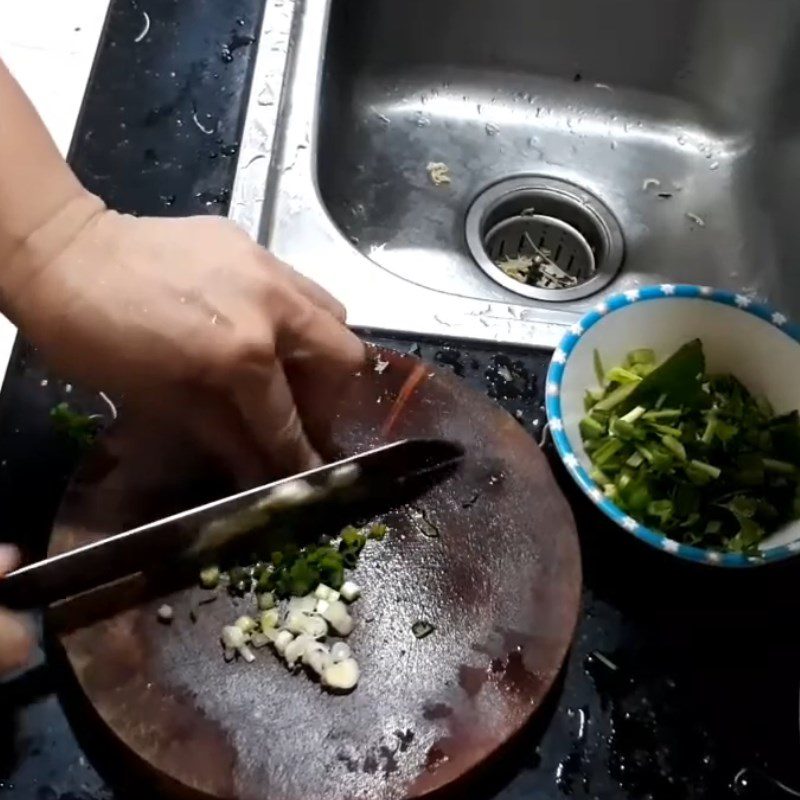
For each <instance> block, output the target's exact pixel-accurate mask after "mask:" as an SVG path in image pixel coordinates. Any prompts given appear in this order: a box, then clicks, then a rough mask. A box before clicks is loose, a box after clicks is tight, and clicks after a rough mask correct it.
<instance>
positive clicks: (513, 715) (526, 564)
mask: <svg viewBox="0 0 800 800" xmlns="http://www.w3.org/2000/svg"><path fill="white" fill-rule="evenodd" d="M388 357H389V360H390V362H391V365H390V367H389V368H388V369H387V370H386V371H385V372H384V373H383V374H382V375H378V374H377V373H375V372H372V371H366V372H364V373H363V374H361V375H359V376H356V377H355V378H353V379H352V381H351V382H350V383H349V384H348V385H347V386H345V387H342V390H341V391H338V392H335V393H332V395H331V396H325V397H318V400H319V403H320V406H321V407H324V408H325V411H326V414H324V415H323V414H320V413H319V412H320V409H307V411H308V412H309V413H311V414H312V416H315V417H316V418H319V419H323V417H330V416H331V415H332V417H333V419H334V422H333V424H332V425H331V426H327V425H326V426H324V429H323V427H320V428H319V429H318V430H315V432H314V433H315V436H316V437H317V441H318V442H321V439H320V437H323V438H324V440H325V441H324V447H325V449H326V450H327V451H328V452H329V453H330V454H331V455H333V454H342V453H347V454H349V453H354V452H357V451H360V450H363V449H366V448H368V447H371V446H374V445H376V444H378V443H380V442H382V441H385V440H386V439H387V438H388V439H393V438H401V437H405V436H413V435H424V436H444V437H449V438H453V439H457V440H460V441H462V442H463V443H464V444H465V445H466V446H467V449H468V457H467V460H466V462H465V464H464V466H463V468H462V469H461V470H460V471H459V473H458V474H457V475H455V476H454V477H452V478H449V479H448V480H447V481H446V482H444V483H442V484H440V485H439V486H437V487H436V488H435V489H433V490H432V491H431V492H429V493H428V494H427V495H426V496H425V497H423V498H422V499H421V500H420V501H418V502H417V503H416V504H415V505H416V509H417V510H418V511H419V510H421V511H423V512H424V514H425V517H426V518H427V519H428V520H429V521H430V522H431V523H433V525H434V526H435V527H436V528H437V529H438V532H439V535H438V536H435V537H430V536H428V535H425V534H426V533H430V530H429V529H428V528H427V526H426V527H425V530H424V531H423V530H422V529H420V526H419V525H418V524H417V523H416V522H415V521H414V520H415V512H411V511H409V510H408V509H401V510H398V511H394V512H392V513H390V514H389V515H387V520H386V521H387V522H388V523H389V525H390V526H391V529H392V532H391V534H390V535H389V536H387V538H386V539H385V540H384V541H383V542H371V543H369V545H368V547H367V548H366V549H365V551H364V553H363V554H362V557H361V559H360V562H359V565H358V567H357V570H356V571H355V574H354V578H355V580H356V581H357V582H358V583H359V584H360V585H361V586H363V587H364V596H363V598H362V599H361V600H360V601H359V602H358V603H357V604H355V606H354V610H353V613H354V616H355V618H356V622H357V626H356V630H355V632H354V633H353V635H352V636H351V637H350V639H349V643H350V645H351V647H352V648H353V650H354V652H355V654H356V656H357V658H358V660H359V662H360V665H361V670H362V677H361V682H360V684H359V686H358V687H357V689H356V690H355V691H354V692H353V693H352V694H350V695H346V696H334V695H330V694H327V693H325V692H323V691H322V690H321V689H320V688H319V686H318V685H317V684H316V683H314V682H313V681H311V680H309V679H308V678H307V677H306V676H305V675H302V674H301V675H292V674H290V673H289V672H288V671H287V670H286V668H285V667H284V666H283V665H282V663H281V662H280V661H279V660H278V659H277V657H276V656H275V655H274V654H273V653H272V652H271V651H270V650H268V649H264V650H260V651H258V660H257V661H256V662H255V663H254V664H249V665H248V664H245V663H243V662H238V661H237V662H235V663H231V664H226V663H225V662H224V661H223V659H222V653H221V650H220V647H219V642H218V637H219V631H220V628H221V626H222V625H223V624H227V623H230V622H231V621H232V620H233V619H234V618H235V617H236V616H237V615H238V614H241V613H245V612H246V611H248V610H250V607H249V605H248V603H247V601H238V605H237V604H236V602H235V601H233V600H232V599H230V598H228V596H227V595H224V596H221V597H220V598H219V599H218V600H216V601H215V602H213V603H210V604H206V605H198V603H199V602H200V601H201V600H203V599H204V598H206V597H207V596H208V593H205V592H203V591H202V590H200V589H199V588H195V587H190V588H184V589H181V590H178V591H174V592H172V593H171V594H168V595H166V596H161V597H148V591H147V589H148V586H147V580H146V579H144V578H139V579H134V580H132V581H129V582H128V584H127V585H126V586H124V587H122V588H120V589H119V590H118V591H116V592H115V593H114V595H113V596H114V597H116V599H119V598H120V597H123V596H124V597H126V598H128V599H130V598H133V601H132V603H131V607H130V608H128V609H127V610H124V611H121V612H119V613H115V614H114V615H112V616H110V617H109V618H108V619H105V620H103V621H100V622H95V623H94V624H91V625H89V626H87V627H83V628H80V629H77V630H75V631H73V632H71V633H67V634H63V635H62V636H61V645H62V646H63V651H64V654H65V655H66V659H67V663H68V664H69V665H70V667H71V669H72V670H73V672H74V677H75V679H76V680H75V683H76V685H77V687H78V690H79V693H80V695H81V698H82V700H83V701H84V704H85V705H86V707H87V708H89V709H91V713H92V715H93V718H94V719H95V721H96V722H97V723H99V724H98V726H97V729H98V730H99V731H100V733H101V735H103V736H107V737H109V739H110V740H111V741H113V742H114V743H115V744H116V745H117V746H120V747H121V748H122V749H123V750H124V751H125V752H126V753H127V754H128V755H129V756H130V757H131V763H132V764H134V765H135V766H136V768H137V769H140V770H141V775H139V776H137V777H139V778H144V779H145V780H149V781H151V782H152V783H153V784H154V785H155V786H156V787H157V788H158V789H159V790H160V791H162V792H164V794H165V795H168V796H176V797H188V798H194V797H209V798H215V799H216V798H226V799H227V798H231V799H233V798H236V800H267V799H269V800H316V798H320V800H323V798H324V800H355V799H356V798H358V799H359V800H367V798H392V799H394V798H398V799H399V798H411V797H421V796H424V795H427V794H430V793H433V792H437V791H438V790H444V789H446V788H453V787H454V786H458V785H459V783H458V782H459V781H462V780H464V779H465V778H467V777H468V776H469V775H470V773H471V772H472V771H473V770H475V769H476V768H477V767H479V766H480V765H481V764H482V763H483V762H485V761H486V759H487V758H489V757H490V756H492V755H495V754H496V753H498V751H499V750H500V749H501V748H502V746H503V745H504V744H506V743H508V742H509V740H511V739H513V737H514V735H515V734H517V733H518V732H520V731H521V729H523V728H524V726H525V725H526V723H528V721H529V720H530V718H531V716H532V715H533V713H534V712H535V711H536V709H537V708H538V707H539V706H540V705H541V703H542V701H543V699H544V697H545V696H546V694H547V692H548V690H549V689H550V688H551V686H552V684H553V682H554V680H555V678H556V676H557V673H558V670H559V668H560V666H561V664H562V662H563V659H564V657H565V655H566V652H567V650H568V647H569V644H570V640H571V637H572V633H573V630H574V627H575V622H576V617H577V611H578V602H579V590H580V581H581V572H580V556H579V550H578V543H577V536H576V532H575V527H574V522H573V519H572V515H571V512H570V510H569V507H568V505H567V503H566V501H565V500H564V498H563V497H562V496H561V494H560V492H559V490H558V488H557V486H556V484H555V481H554V479H553V477H552V476H551V474H550V470H549V467H548V465H547V463H546V460H545V458H544V456H543V455H542V454H541V452H540V451H539V449H538V447H537V446H536V444H535V442H534V441H533V440H532V439H531V438H530V437H528V436H527V435H526V434H525V432H524V431H523V430H522V428H521V427H520V426H519V424H518V423H517V422H516V421H515V420H514V419H513V418H511V417H510V416H509V415H508V414H506V413H505V412H503V411H502V410H500V409H499V408H498V407H497V406H495V405H494V404H493V403H491V402H490V401H488V400H486V399H484V398H483V397H481V396H480V395H478V394H477V393H474V392H472V391H470V390H468V389H467V388H466V387H465V386H464V385H463V384H461V383H460V382H459V381H458V379H456V378H454V377H452V376H451V375H450V374H446V373H443V372H441V371H439V370H437V369H435V368H433V367H429V366H428V365H424V367H423V366H421V363H420V362H418V361H417V360H416V359H413V358H411V357H408V356H397V355H394V354H391V355H389V356H388ZM165 441H166V440H165V439H164V438H163V436H158V437H156V436H154V435H151V432H145V431H141V430H138V431H137V430H135V429H130V430H128V429H126V428H125V427H124V426H122V425H121V426H119V427H118V428H117V429H115V430H114V431H112V432H111V433H110V434H109V435H107V436H105V437H104V438H103V439H102V441H101V442H100V443H99V444H98V445H97V447H96V448H95V450H94V451H93V452H92V454H91V455H90V457H89V459H88V460H87V463H86V464H85V466H84V468H83V469H82V470H81V472H80V473H79V475H77V476H76V478H75V480H74V482H73V484H72V486H71V488H70V490H69V491H68V493H67V495H66V497H65V501H64V504H63V506H62V509H61V512H60V514H59V519H58V521H57V524H56V527H55V529H54V533H53V539H52V545H51V552H57V551H61V550H64V549H68V548H70V547H73V546H75V545H77V544H80V543H84V542H86V541H89V540H91V539H95V538H98V537H102V536H106V535H109V534H112V533H116V532H118V531H120V530H123V529H125V528H126V527H129V526H131V525H134V524H139V523H143V522H146V521H149V520H150V519H152V518H153V517H155V516H158V515H160V514H163V513H167V512H169V511H173V510H179V509H180V508H182V507H186V504H187V503H188V502H189V501H190V498H191V497H192V496H193V494H194V492H195V487H196V486H197V482H196V477H195V476H196V469H197V468H196V465H195V464H194V463H193V461H192V458H191V457H190V456H189V453H188V451H187V449H186V448H185V447H178V446H171V445H170V446H168V445H167V444H166V443H165ZM206 492H207V490H206ZM150 588H151V589H152V587H150ZM151 593H152V592H151ZM107 596H108V595H107V594H106V596H105V597H101V596H98V600H97V603H104V602H106V599H105V598H106V597H107ZM163 602H168V603H170V604H171V605H172V606H173V607H174V609H175V621H174V622H173V624H172V625H171V626H164V625H162V624H160V623H158V621H157V619H156V609H157V608H158V606H159V605H160V604H161V603H163ZM192 612H193V615H194V616H196V622H192V620H191V618H190V617H191V616H192ZM419 619H423V620H428V621H430V622H431V623H432V624H434V625H435V626H436V631H435V633H433V634H432V635H430V636H429V637H427V638H425V639H422V640H417V639H415V637H414V636H413V634H412V632H411V626H412V624H413V623H414V622H415V621H416V620H419ZM462 785H463V784H462ZM468 794H469V792H468V790H467V794H466V796H468Z"/></svg>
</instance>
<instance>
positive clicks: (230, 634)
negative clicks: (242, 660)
mask: <svg viewBox="0 0 800 800" xmlns="http://www.w3.org/2000/svg"><path fill="white" fill-rule="evenodd" d="M222 644H223V645H225V647H226V648H227V649H228V650H240V649H241V648H242V647H244V646H245V645H246V644H247V637H246V636H245V633H244V631H243V630H242V629H241V628H240V627H238V626H237V625H226V626H225V627H224V628H223V629H222Z"/></svg>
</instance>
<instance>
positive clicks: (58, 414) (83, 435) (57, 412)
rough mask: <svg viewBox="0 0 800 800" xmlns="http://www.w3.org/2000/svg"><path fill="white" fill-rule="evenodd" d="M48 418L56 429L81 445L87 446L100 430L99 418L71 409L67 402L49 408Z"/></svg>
mask: <svg viewBox="0 0 800 800" xmlns="http://www.w3.org/2000/svg"><path fill="white" fill-rule="evenodd" d="M50 419H52V420H53V425H54V426H55V428H56V430H57V431H59V432H61V433H63V434H65V435H66V436H67V437H69V438H70V439H72V441H73V442H75V443H76V444H79V445H80V446H81V447H89V445H91V444H92V442H94V440H95V437H96V436H97V433H98V431H99V430H100V418H99V417H94V416H89V415H87V414H81V413H79V412H77V411H73V410H72V408H71V407H70V405H69V403H59V404H58V405H57V406H55V407H54V408H52V409H50Z"/></svg>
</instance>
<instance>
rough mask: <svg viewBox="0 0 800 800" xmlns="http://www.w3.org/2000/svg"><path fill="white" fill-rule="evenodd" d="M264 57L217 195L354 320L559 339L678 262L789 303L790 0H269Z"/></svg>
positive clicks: (799, 167) (798, 20) (796, 34)
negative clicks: (232, 170)
mask: <svg viewBox="0 0 800 800" xmlns="http://www.w3.org/2000/svg"><path fill="white" fill-rule="evenodd" d="M255 70H256V71H255V76H254V81H253V89H252V97H251V101H250V104H249V107H248V112H247V119H246V124H245V133H244V138H243V142H242V148H241V154H240V162H239V171H238V175H237V180H236V185H235V187H234V194H233V203H232V210H231V215H232V216H233V218H234V219H236V220H238V221H239V222H240V223H242V224H243V225H245V226H246V227H247V228H248V230H250V231H251V232H252V234H253V235H254V236H257V237H258V238H259V239H260V240H261V241H262V242H263V243H265V244H266V245H267V246H269V247H270V248H271V249H273V250H274V251H275V252H276V253H277V254H278V255H279V256H280V257H282V258H284V259H285V260H287V261H289V262H291V263H293V264H294V265H295V266H297V267H298V268H299V269H301V270H302V271H303V272H305V273H307V274H308V275H310V276H311V277H313V278H315V279H316V280H318V281H319V282H321V283H322V284H324V285H325V286H327V287H328V288H329V289H330V290H331V291H333V292H334V293H335V294H337V295H339V296H340V297H341V299H342V300H343V301H344V302H345V303H346V304H347V305H348V308H349V309H350V319H351V322H352V323H353V324H354V325H357V326H361V327H368V328H374V329H382V330H399V331H410V332H414V333H421V334H444V335H447V336H463V337H469V338H481V339H493V340H497V341H502V342H509V343H521V344H536V345H552V344H554V343H555V342H556V341H557V339H558V337H559V336H560V333H561V331H562V330H563V326H564V325H568V324H571V323H572V322H573V321H574V320H575V318H576V316H577V315H579V314H580V313H582V312H583V311H584V310H585V309H586V308H587V307H588V306H590V305H591V304H593V303H596V302H598V301H599V300H601V299H602V297H603V296H604V295H606V294H607V293H610V292H616V291H622V290H628V289H632V288H635V287H637V286H639V285H642V284H646V283H660V282H681V281H686V282H693V283H707V284H713V285H717V286H724V287H729V288H733V289H736V290H738V291H741V292H745V293H748V294H751V295H755V296H763V297H766V298H769V299H771V300H772V301H774V302H775V303H777V304H778V305H780V306H782V307H783V308H785V309H787V310H788V311H789V312H790V313H792V314H793V315H794V316H798V313H797V312H800V287H799V286H798V282H800V277H798V276H799V275H800V271H798V270H796V269H795V268H794V259H795V257H796V253H797V252H798V245H800V225H798V224H797V223H796V222H795V214H794V209H795V207H796V205H797V204H796V201H795V186H796V185H798V179H800V102H797V100H796V98H797V97H798V90H800V3H797V2H796V0H770V1H769V2H767V3H764V2H756V0H592V2H587V1H586V0H559V2H552V0H305V2H302V1H301V0H294V2H292V1H291V0H268V2H267V10H266V14H265V21H264V31H263V36H262V39H261V42H260V51H259V55H258V59H257V63H256V68H255ZM435 165H439V166H438V167H437V166H435ZM441 165H444V166H443V167H442V166H441ZM448 179H449V183H448V182H446V181H447V180H448ZM520 258H523V260H525V259H527V260H525V261H524V263H525V264H526V265H529V264H530V262H535V263H537V264H541V263H543V262H544V263H545V264H547V265H548V266H552V267H553V269H554V270H555V272H556V273H557V276H556V278H555V279H553V280H550V278H549V277H548V275H550V272H547V271H545V272H542V273H538V272H536V270H539V267H535V268H534V273H536V279H535V281H534V280H532V279H531V277H529V278H528V280H529V281H531V283H532V284H533V285H528V284H522V283H520V282H519V281H518V280H516V279H515V278H514V277H513V273H514V271H515V269H516V267H514V265H516V264H517V263H518V261H519V259H520ZM509 264H511V267H512V268H508V265H509ZM498 265H500V266H498ZM501 267H502V268H501ZM527 274H529V275H532V274H533V273H527ZM558 275H560V276H561V278H558ZM543 276H544V277H543ZM517 277H520V275H519V274H517ZM562 279H563V281H562V282H561V283H559V280H562ZM548 281H550V282H549V283H548Z"/></svg>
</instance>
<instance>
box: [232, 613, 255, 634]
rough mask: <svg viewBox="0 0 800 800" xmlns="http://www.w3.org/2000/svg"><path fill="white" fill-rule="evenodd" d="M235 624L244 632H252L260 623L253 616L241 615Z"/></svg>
mask: <svg viewBox="0 0 800 800" xmlns="http://www.w3.org/2000/svg"><path fill="white" fill-rule="evenodd" d="M234 625H236V627H237V628H239V629H240V630H241V631H242V632H243V633H252V631H254V630H255V629H256V628H257V627H258V623H257V622H256V621H255V620H254V619H253V618H252V617H248V616H243V617H239V619H237V620H236V622H235V623H234Z"/></svg>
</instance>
